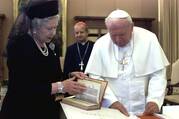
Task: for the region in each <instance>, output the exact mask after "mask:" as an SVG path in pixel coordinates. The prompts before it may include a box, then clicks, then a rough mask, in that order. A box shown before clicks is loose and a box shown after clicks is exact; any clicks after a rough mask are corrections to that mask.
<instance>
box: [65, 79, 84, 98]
mask: <svg viewBox="0 0 179 119" xmlns="http://www.w3.org/2000/svg"><path fill="white" fill-rule="evenodd" d="M74 80H75V77H73V78H70V79H67V80H64V81H63V82H62V84H63V86H64V88H63V91H64V92H68V93H69V94H70V95H75V94H79V93H83V92H84V91H85V90H86V86H85V85H83V84H80V83H78V82H77V81H74Z"/></svg>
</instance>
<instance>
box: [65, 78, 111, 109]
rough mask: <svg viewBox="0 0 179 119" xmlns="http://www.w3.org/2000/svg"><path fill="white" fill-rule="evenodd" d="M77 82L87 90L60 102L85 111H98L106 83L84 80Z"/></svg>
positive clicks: (96, 80)
mask: <svg viewBox="0 0 179 119" xmlns="http://www.w3.org/2000/svg"><path fill="white" fill-rule="evenodd" d="M78 82H80V83H82V84H84V85H85V86H86V87H87V90H86V91H85V92H83V93H82V94H77V95H74V96H70V97H66V98H63V99H62V102H63V103H66V104H69V105H72V106H76V107H79V108H81V109H85V110H93V109H99V108H100V107H101V102H102V99H103V96H104V93H105V90H106V87H107V81H104V80H98V79H92V78H85V79H79V80H78Z"/></svg>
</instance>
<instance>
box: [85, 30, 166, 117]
mask: <svg viewBox="0 0 179 119" xmlns="http://www.w3.org/2000/svg"><path fill="white" fill-rule="evenodd" d="M125 55H126V56H125ZM122 59H125V60H126V61H124V62H123V63H121V62H122V61H121V60H122ZM168 65H169V62H168V60H167V58H166V56H165V54H164V52H163V50H162V48H161V46H160V44H159V42H158V39H157V37H156V35H155V34H154V33H152V32H150V31H148V30H145V29H143V28H139V27H134V29H133V33H132V38H131V42H130V43H129V44H127V45H126V46H125V47H123V48H120V47H118V46H117V45H115V44H114V43H113V42H112V40H111V38H110V35H109V33H107V34H106V35H104V36H102V37H101V38H99V39H98V40H97V41H96V43H95V45H94V47H93V50H92V53H91V56H90V59H89V61H88V64H87V67H86V70H85V73H86V74H89V76H90V77H92V78H97V79H104V80H107V81H108V82H109V83H108V84H109V85H108V88H107V90H106V93H105V96H104V100H103V106H110V105H111V104H112V103H114V102H115V101H119V102H121V103H122V104H123V105H124V106H125V107H126V108H127V110H128V111H129V112H132V113H134V114H139V113H143V111H144V109H145V104H146V103H147V102H149V101H152V102H155V103H156V104H157V105H158V106H159V108H160V107H161V105H162V104H163V99H164V96H165V88H166V82H167V81H166V66H168Z"/></svg>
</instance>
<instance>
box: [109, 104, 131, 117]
mask: <svg viewBox="0 0 179 119" xmlns="http://www.w3.org/2000/svg"><path fill="white" fill-rule="evenodd" d="M110 108H113V109H118V110H119V111H120V112H121V113H123V114H124V115H126V116H129V113H128V112H127V110H126V108H125V107H124V106H123V104H121V103H120V102H118V101H116V102H114V103H113V104H112V105H111V106H110Z"/></svg>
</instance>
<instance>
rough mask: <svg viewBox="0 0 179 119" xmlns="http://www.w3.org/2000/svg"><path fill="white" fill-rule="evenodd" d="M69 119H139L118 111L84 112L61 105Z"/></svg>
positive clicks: (103, 109) (102, 109)
mask: <svg viewBox="0 0 179 119" xmlns="http://www.w3.org/2000/svg"><path fill="white" fill-rule="evenodd" d="M61 105H62V108H63V110H64V112H65V115H66V117H67V119H139V118H138V117H137V116H135V115H131V116H130V117H127V116H125V115H123V114H122V113H120V112H119V111H118V110H115V109H110V108H103V107H102V108H101V109H98V110H88V111H87V110H83V109H80V108H76V107H73V106H70V105H67V104H64V103H61Z"/></svg>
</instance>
